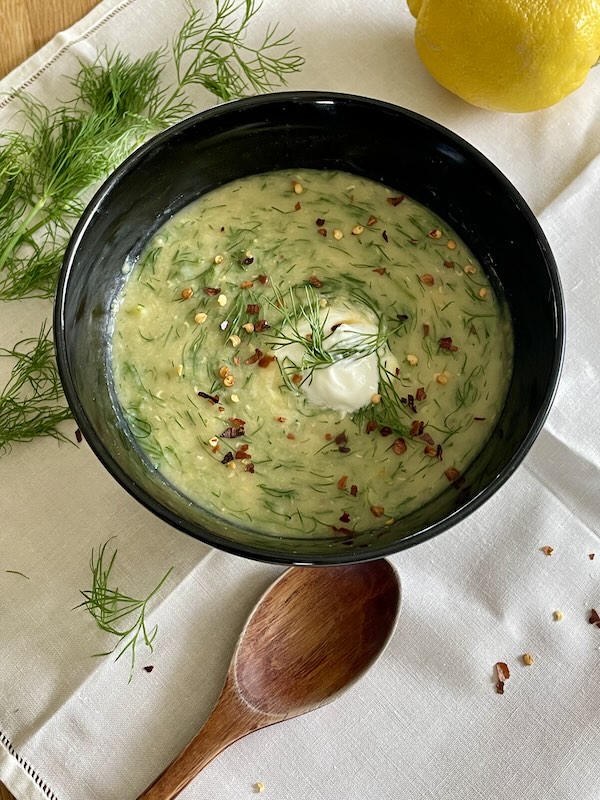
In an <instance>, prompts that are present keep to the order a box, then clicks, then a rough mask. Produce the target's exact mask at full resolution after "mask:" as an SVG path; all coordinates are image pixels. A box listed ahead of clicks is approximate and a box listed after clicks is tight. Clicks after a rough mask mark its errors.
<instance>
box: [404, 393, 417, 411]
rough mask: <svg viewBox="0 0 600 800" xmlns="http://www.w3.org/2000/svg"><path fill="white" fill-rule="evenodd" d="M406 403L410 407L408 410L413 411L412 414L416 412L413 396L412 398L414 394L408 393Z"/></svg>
mask: <svg viewBox="0 0 600 800" xmlns="http://www.w3.org/2000/svg"><path fill="white" fill-rule="evenodd" d="M406 404H407V405H408V407H409V408H410V410H411V411H412V412H413V414H416V413H417V409H416V406H415V398H414V395H412V394H409V395H408V397H407V398H406Z"/></svg>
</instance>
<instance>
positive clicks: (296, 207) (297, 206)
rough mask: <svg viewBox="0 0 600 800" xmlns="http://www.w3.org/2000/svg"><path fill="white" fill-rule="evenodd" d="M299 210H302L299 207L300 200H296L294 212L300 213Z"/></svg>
mask: <svg viewBox="0 0 600 800" xmlns="http://www.w3.org/2000/svg"><path fill="white" fill-rule="evenodd" d="M301 208H302V206H301V205H300V200H298V202H297V203H296V205H295V206H294V211H300V209H301Z"/></svg>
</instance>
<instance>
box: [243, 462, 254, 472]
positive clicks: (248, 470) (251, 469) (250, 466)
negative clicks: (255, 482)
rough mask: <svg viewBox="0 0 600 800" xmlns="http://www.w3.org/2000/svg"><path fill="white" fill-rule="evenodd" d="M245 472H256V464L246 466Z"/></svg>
mask: <svg viewBox="0 0 600 800" xmlns="http://www.w3.org/2000/svg"><path fill="white" fill-rule="evenodd" d="M244 472H254V464H252V463H250V464H246V466H245V467H244Z"/></svg>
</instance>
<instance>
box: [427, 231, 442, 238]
mask: <svg viewBox="0 0 600 800" xmlns="http://www.w3.org/2000/svg"><path fill="white" fill-rule="evenodd" d="M427 236H429V238H430V239H441V238H442V232H441V230H440V229H439V228H433V229H432V230H430V231H429V233H428V234H427Z"/></svg>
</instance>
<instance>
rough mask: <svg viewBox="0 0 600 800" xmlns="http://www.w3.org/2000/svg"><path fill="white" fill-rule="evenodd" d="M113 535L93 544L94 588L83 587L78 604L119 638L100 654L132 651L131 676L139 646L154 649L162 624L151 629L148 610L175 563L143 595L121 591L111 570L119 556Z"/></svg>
mask: <svg viewBox="0 0 600 800" xmlns="http://www.w3.org/2000/svg"><path fill="white" fill-rule="evenodd" d="M109 543H110V539H109V540H108V541H107V542H104V544H103V545H101V546H100V547H99V548H98V552H97V553H96V552H95V550H94V549H93V548H92V555H91V558H90V569H91V572H92V588H91V589H86V590H83V591H81V594H82V596H83V598H84V601H83V603H80V604H79V605H78V606H76V608H82V607H83V608H85V609H86V610H87V611H89V613H90V614H91V615H92V617H93V618H94V619H95V620H96V623H97V625H98V627H99V628H100V629H101V630H103V631H104V632H105V633H109V634H111V635H112V636H116V637H117V638H118V641H117V643H116V644H115V646H114V647H113V648H112V649H111V650H108V651H106V652H104V653H96V655H97V656H107V655H110V654H111V653H114V652H115V650H117V649H119V648H120V649H119V652H118V654H117V657H116V658H115V661H118V660H119V659H120V658H121V656H123V655H124V654H125V653H126V652H127V651H128V650H129V651H130V653H131V669H130V673H129V680H130V681H131V679H132V677H133V672H134V669H135V659H136V648H137V647H138V645H140V644H145V645H146V647H148V648H149V649H150V651H151V652H152V650H153V645H154V641H155V639H156V634H157V633H158V625H155V626H154V627H153V628H151V629H149V628H148V627H147V624H146V611H147V606H148V603H149V602H150V600H151V599H152V598H153V597H154V596H155V595H156V594H157V593H158V591H159V590H160V589H161V588H162V586H163V584H164V583H165V581H166V580H167V578H168V577H169V575H170V574H171V571H172V569H173V568H172V567H171V568H170V569H169V570H167V572H166V573H165V575H163V577H162V578H161V579H160V581H159V582H158V584H157V585H156V586H155V587H154V589H153V590H152V591H151V592H150V593H149V594H148V595H147V596H146V597H145V598H144V599H143V600H138V599H136V598H134V597H130V596H129V595H127V594H124V593H123V592H121V591H120V590H119V589H118V588H117V587H116V586H115V588H111V587H110V586H109V582H110V581H111V573H112V570H113V567H114V564H115V559H116V557H117V550H116V549H115V550H114V552H113V554H112V556H111V557H110V558H108V555H107V554H106V548H107V547H108V545H109Z"/></svg>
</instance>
